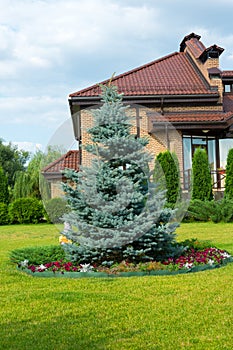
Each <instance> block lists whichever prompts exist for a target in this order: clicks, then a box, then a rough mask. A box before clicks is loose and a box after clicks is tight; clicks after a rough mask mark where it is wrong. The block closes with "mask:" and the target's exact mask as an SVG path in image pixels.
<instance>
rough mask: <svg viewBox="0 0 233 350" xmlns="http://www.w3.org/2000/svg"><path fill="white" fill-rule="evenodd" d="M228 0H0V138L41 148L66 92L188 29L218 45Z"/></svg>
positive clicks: (175, 42) (227, 21)
mask: <svg viewBox="0 0 233 350" xmlns="http://www.w3.org/2000/svg"><path fill="white" fill-rule="evenodd" d="M232 13H233V1H232V0H221V1H219V0H205V1H200V0H199V1H196V0H189V1H186V0H176V1H174V0H163V1H161V0H0V81H1V83H0V138H1V139H3V140H4V141H5V142H12V143H13V144H16V145H17V146H18V148H19V149H24V150H27V151H30V152H35V151H36V150H37V149H41V150H44V149H45V148H46V147H47V145H48V144H50V143H51V140H52V139H54V138H60V137H61V138H62V130H64V128H63V126H65V128H68V129H69V132H68V134H69V142H68V144H67V148H75V147H73V146H72V145H73V143H75V141H74V137H73V134H72V127H71V123H70V112H69V105H68V95H69V94H70V93H73V92H75V91H78V90H80V89H82V88H85V87H88V86H90V85H92V84H95V83H98V82H101V81H103V80H105V79H109V78H110V77H111V76H112V74H113V73H114V72H116V75H117V74H121V73H123V72H126V71H128V70H130V69H133V68H136V67H138V66H140V65H143V64H146V63H148V62H150V61H153V60H155V59H158V58H160V57H163V56H165V55H167V54H170V53H172V52H175V51H179V44H180V42H181V41H182V39H183V38H184V37H185V36H186V35H187V34H190V33H191V32H195V33H196V34H199V35H201V40H202V42H203V43H204V45H205V46H210V45H213V44H217V45H219V46H221V47H223V48H224V49H225V51H224V53H223V54H222V55H221V58H220V68H221V69H231V70H232V69H233V29H232Z"/></svg>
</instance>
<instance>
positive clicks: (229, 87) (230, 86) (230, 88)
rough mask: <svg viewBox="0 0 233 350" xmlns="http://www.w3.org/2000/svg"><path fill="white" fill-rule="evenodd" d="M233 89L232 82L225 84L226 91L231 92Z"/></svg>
mask: <svg viewBox="0 0 233 350" xmlns="http://www.w3.org/2000/svg"><path fill="white" fill-rule="evenodd" d="M231 91H232V85H231V84H225V85H224V92H231Z"/></svg>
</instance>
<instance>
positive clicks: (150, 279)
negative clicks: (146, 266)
mask: <svg viewBox="0 0 233 350" xmlns="http://www.w3.org/2000/svg"><path fill="white" fill-rule="evenodd" d="M177 233H178V239H179V240H184V239H186V238H192V237H196V238H198V239H205V240H211V241H213V245H217V246H218V247H221V248H224V249H227V250H228V251H229V252H230V253H231V254H233V225H232V224H212V223H198V224H196V223H194V224H182V225H181V227H180V228H179V230H178V231H177ZM58 235H59V233H58V232H57V230H56V227H54V226H52V225H18V226H3V227H0V275H1V283H0V306H1V307H0V323H1V335H0V349H6V350H8V349H9V350H11V349H12V350H13V349H16V350H41V349H43V350H47V349H48V350H55V349H56V350H60V349H61V350H76V349H80V350H86V349H87V350H92V349H93V350H95V349H96V350H98V349H103V350H105V349H111V350H128V349H132V350H139V349H140V350H144V349H145V350H147V349H168V350H169V349H174V350H177V349H197V350H198V349H205V350H206V349H207V350H208V349H211V350H212V349H227V350H228V349H229V350H230V349H232V332H231V328H232V323H233V298H232V287H233V264H229V265H227V266H226V267H223V268H220V269H216V270H209V271H205V272H199V273H193V274H187V275H176V276H145V277H130V278H115V279H111V278H109V279H94V278H93V279H81V280H80V279H77V280H76V279H59V278H33V277H30V276H28V275H26V274H24V273H21V272H19V271H17V270H16V268H15V266H13V265H12V264H10V263H9V258H8V254H9V252H10V251H11V250H13V249H16V248H21V247H26V246H34V245H48V244H54V243H57V242H58Z"/></svg>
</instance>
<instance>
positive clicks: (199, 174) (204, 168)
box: [192, 148, 213, 201]
mask: <svg viewBox="0 0 233 350" xmlns="http://www.w3.org/2000/svg"><path fill="white" fill-rule="evenodd" d="M192 185H193V189H192V199H200V200H202V201H205V200H207V201H209V200H212V199H213V193H212V179H211V173H210V167H209V163H208V156H207V153H206V150H204V149H201V148H197V149H196V151H195V153H194V156H193V163H192Z"/></svg>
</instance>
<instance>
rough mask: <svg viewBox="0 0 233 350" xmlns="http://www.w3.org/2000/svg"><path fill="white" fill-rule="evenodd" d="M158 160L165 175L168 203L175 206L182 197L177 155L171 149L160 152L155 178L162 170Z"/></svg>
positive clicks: (157, 158)
mask: <svg viewBox="0 0 233 350" xmlns="http://www.w3.org/2000/svg"><path fill="white" fill-rule="evenodd" d="M158 162H159V164H160V166H161V170H162V171H163V173H164V176H165V181H166V189H167V192H166V198H167V203H168V205H171V206H172V207H174V206H175V204H176V202H177V200H179V198H180V172H179V162H178V159H177V156H176V154H175V153H171V152H170V151H165V152H161V153H159V154H158V156H157V157H156V160H155V168H154V177H155V178H156V177H157V175H156V173H157V172H158V171H160V167H158Z"/></svg>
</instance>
